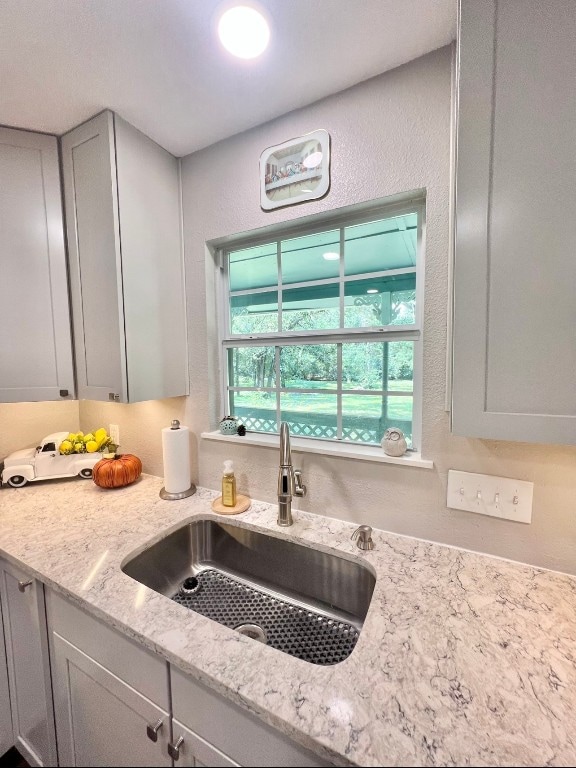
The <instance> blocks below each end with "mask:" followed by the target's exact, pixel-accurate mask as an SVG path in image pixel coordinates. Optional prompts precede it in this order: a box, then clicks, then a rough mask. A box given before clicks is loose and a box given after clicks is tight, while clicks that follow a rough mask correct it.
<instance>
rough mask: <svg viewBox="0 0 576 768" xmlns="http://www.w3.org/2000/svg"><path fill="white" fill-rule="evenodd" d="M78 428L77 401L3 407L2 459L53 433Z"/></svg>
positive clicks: (0, 423) (0, 409)
mask: <svg viewBox="0 0 576 768" xmlns="http://www.w3.org/2000/svg"><path fill="white" fill-rule="evenodd" d="M78 429H79V415H78V401H77V400H63V401H62V402H57V403H2V404H0V459H3V458H4V457H5V456H7V455H8V454H9V453H12V451H17V450H19V449H20V448H27V447H28V446H31V445H38V443H39V442H40V440H42V438H43V437H45V436H46V435H49V434H50V433H51V432H65V431H66V430H68V431H69V432H70V431H72V430H78Z"/></svg>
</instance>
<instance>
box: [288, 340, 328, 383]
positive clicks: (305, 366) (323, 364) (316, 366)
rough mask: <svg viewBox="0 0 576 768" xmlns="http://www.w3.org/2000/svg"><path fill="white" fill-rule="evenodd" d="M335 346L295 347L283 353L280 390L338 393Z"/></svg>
mask: <svg viewBox="0 0 576 768" xmlns="http://www.w3.org/2000/svg"><path fill="white" fill-rule="evenodd" d="M337 380H338V358H337V349H336V344H293V345H289V346H286V347H283V348H282V349H281V350H280V386H281V387H283V388H291V389H336V386H337Z"/></svg>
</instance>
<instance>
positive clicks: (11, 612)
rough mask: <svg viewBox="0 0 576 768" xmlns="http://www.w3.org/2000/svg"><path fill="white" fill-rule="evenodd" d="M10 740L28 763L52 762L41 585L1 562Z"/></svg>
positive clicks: (50, 707) (46, 638)
mask: <svg viewBox="0 0 576 768" xmlns="http://www.w3.org/2000/svg"><path fill="white" fill-rule="evenodd" d="M0 573H1V579H2V582H1V586H0V590H1V593H2V614H3V618H4V633H5V640H6V655H7V660H8V677H9V683H10V701H11V709H12V723H13V730H14V743H15V746H16V747H17V749H18V750H19V751H20V752H21V754H23V755H24V756H25V758H26V759H27V761H28V762H29V763H32V764H33V765H56V741H55V734H54V713H53V707H52V692H51V682H50V661H49V652H48V636H47V629H46V611H45V606H44V587H43V585H42V584H41V583H40V582H38V581H34V580H32V579H30V578H28V577H27V575H26V574H25V573H23V572H21V571H20V570H19V569H16V568H14V567H13V566H8V565H7V564H5V563H3V564H1V571H0Z"/></svg>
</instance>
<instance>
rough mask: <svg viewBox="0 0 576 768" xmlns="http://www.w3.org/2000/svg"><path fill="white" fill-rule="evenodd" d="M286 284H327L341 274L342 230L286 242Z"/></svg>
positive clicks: (284, 262) (282, 244)
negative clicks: (324, 282)
mask: <svg viewBox="0 0 576 768" xmlns="http://www.w3.org/2000/svg"><path fill="white" fill-rule="evenodd" d="M281 248H282V284H283V285H288V284H289V283H302V282H307V281H308V280H324V279H326V278H330V277H338V275H339V274H340V230H339V229H335V230H332V231H331V232H319V233H318V234H314V235H306V236H305V237H296V238H294V239H293V240H284V241H283V242H282V243H281Z"/></svg>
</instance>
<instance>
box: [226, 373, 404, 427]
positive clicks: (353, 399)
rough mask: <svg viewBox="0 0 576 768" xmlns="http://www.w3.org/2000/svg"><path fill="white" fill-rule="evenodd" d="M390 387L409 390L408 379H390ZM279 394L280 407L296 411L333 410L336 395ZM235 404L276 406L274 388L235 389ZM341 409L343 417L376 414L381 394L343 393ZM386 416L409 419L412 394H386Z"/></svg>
mask: <svg viewBox="0 0 576 768" xmlns="http://www.w3.org/2000/svg"><path fill="white" fill-rule="evenodd" d="M327 384H328V387H329V386H330V385H329V383H327V382H317V381H302V382H292V381H290V382H287V386H290V387H294V386H301V387H303V388H306V389H323V390H326V388H327ZM389 386H390V390H391V391H392V390H393V391H404V392H405V391H412V381H391V382H390V385H389ZM280 397H281V407H282V410H286V411H297V412H299V413H303V414H304V413H322V414H326V415H335V414H336V395H335V394H331V393H330V392H327V391H320V392H318V393H307V392H306V393H299V392H283V393H281V395H280ZM234 404H235V407H241V408H255V409H258V410H259V411H261V410H269V411H271V412H272V411H275V410H276V393H275V392H235V393H234ZM342 410H343V416H344V419H346V416H350V417H353V416H354V417H365V418H379V417H380V415H381V413H382V398H381V397H380V396H378V395H368V394H367V395H357V394H354V395H343V396H342ZM388 418H389V419H398V420H400V421H410V420H411V419H412V397H410V396H398V397H394V396H390V397H389V398H388Z"/></svg>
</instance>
